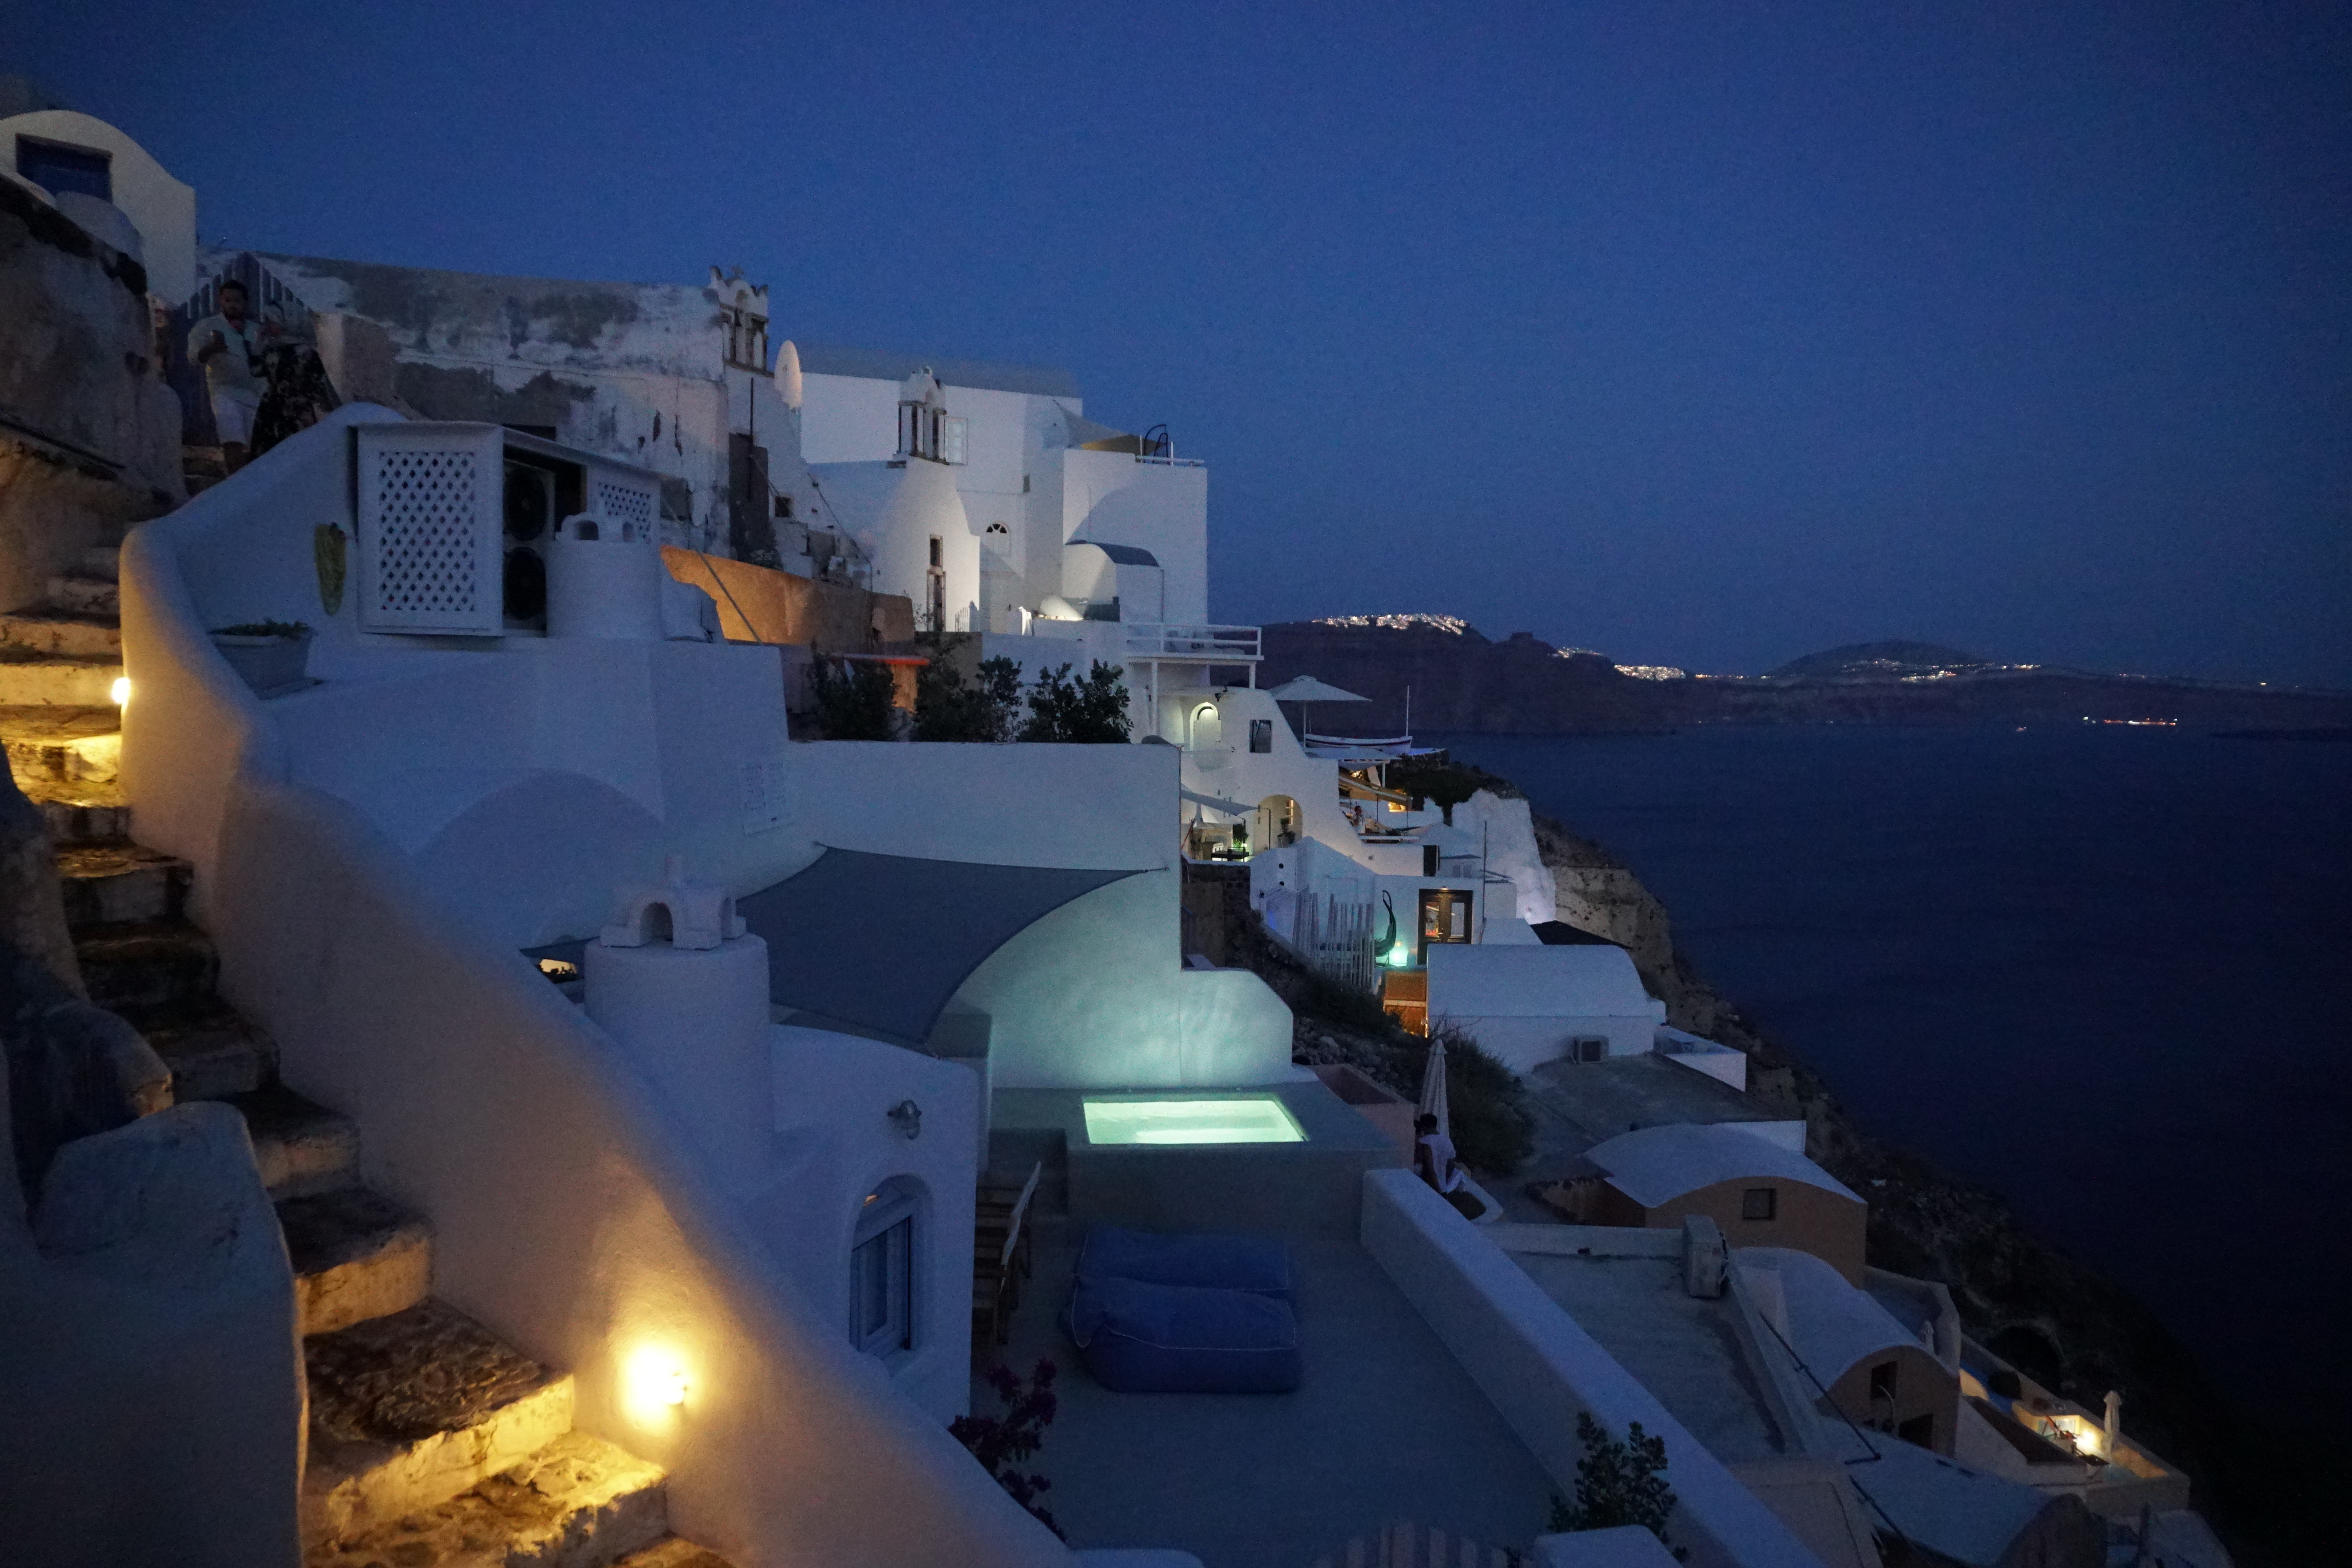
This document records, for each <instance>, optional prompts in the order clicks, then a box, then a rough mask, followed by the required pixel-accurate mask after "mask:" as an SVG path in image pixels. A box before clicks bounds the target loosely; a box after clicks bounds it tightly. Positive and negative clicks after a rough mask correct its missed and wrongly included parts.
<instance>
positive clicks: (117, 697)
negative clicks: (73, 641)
mask: <svg viewBox="0 0 2352 1568" xmlns="http://www.w3.org/2000/svg"><path fill="white" fill-rule="evenodd" d="M107 695H108V697H109V698H110V699H111V700H112V702H113V704H114V706H116V707H128V706H130V705H131V677H130V676H129V675H117V676H115V677H114V685H111V686H110V687H108V688H107Z"/></svg>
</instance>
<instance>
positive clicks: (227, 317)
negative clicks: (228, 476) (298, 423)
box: [188, 277, 278, 474]
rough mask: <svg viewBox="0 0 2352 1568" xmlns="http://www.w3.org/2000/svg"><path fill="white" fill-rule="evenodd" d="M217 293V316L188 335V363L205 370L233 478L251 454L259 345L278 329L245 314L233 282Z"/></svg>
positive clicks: (242, 297)
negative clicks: (191, 361)
mask: <svg viewBox="0 0 2352 1568" xmlns="http://www.w3.org/2000/svg"><path fill="white" fill-rule="evenodd" d="M218 292H219V296H220V311H219V313H218V314H216V315H212V316H207V317H205V319H203V320H201V321H199V322H197V323H196V324H195V325H194V327H192V328H190V329H188V358H190V359H191V360H194V361H195V362H196V363H198V364H200V365H202V366H204V368H205V391H206V392H209V393H211V395H212V405H213V425H214V428H215V430H216V431H218V433H219V434H220V444H221V461H222V464H223V465H224V466H225V467H226V468H227V470H228V471H229V472H230V473H232V474H234V473H236V471H237V470H238V469H240V468H242V467H244V466H245V458H246V454H247V452H248V451H249V450H251V448H252V444H253V416H254V414H255V413H257V412H259V410H260V408H261V394H262V392H263V390H264V389H263V386H262V384H261V377H260V376H259V375H258V374H257V366H258V364H259V361H260V359H261V350H262V347H263V345H264V344H265V343H266V342H267V341H268V340H269V339H272V338H274V337H276V336H277V335H278V324H277V323H276V322H274V321H271V322H259V321H256V320H254V319H252V318H251V317H249V316H247V314H246V310H247V298H246V292H245V285H244V284H242V283H239V282H238V281H237V280H236V278H234V277H228V278H223V279H222V280H221V285H220V288H219V290H218Z"/></svg>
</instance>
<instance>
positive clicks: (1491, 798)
mask: <svg viewBox="0 0 2352 1568" xmlns="http://www.w3.org/2000/svg"><path fill="white" fill-rule="evenodd" d="M1451 825H1452V826H1453V828H1454V831H1455V832H1456V833H1459V834H1461V835H1462V840H1461V842H1462V845H1463V848H1464V849H1465V850H1469V851H1473V852H1475V853H1476V854H1477V855H1478V856H1479V859H1480V861H1481V862H1482V863H1483V864H1484V866H1485V869H1486V873H1487V874H1488V879H1489V881H1490V882H1491V881H1492V880H1493V879H1494V878H1496V877H1501V878H1505V879H1507V882H1508V884H1509V885H1508V886H1496V888H1495V890H1494V893H1493V894H1492V895H1491V897H1490V900H1489V904H1488V914H1489V915H1490V916H1492V915H1517V917H1518V918H1519V919H1521V920H1523V921H1525V922H1527V923H1528V925H1543V924H1544V923H1545V922H1546V921H1549V920H1555V919H1558V918H1559V915H1558V910H1557V906H1558V904H1559V889H1558V888H1557V886H1555V884H1554V882H1553V878H1552V873H1551V867H1549V866H1548V865H1546V864H1544V861H1543V854H1542V852H1540V851H1539V850H1538V849H1537V848H1536V828H1535V822H1534V820H1533V818H1532V816H1531V815H1530V813H1529V811H1528V803H1527V801H1526V800H1524V799H1511V800H1506V799H1505V798H1504V797H1502V796H1500V795H1497V794H1496V793H1495V792H1494V791H1493V790H1491V789H1481V790H1479V791H1478V792H1477V793H1475V794H1474V795H1472V796H1471V797H1470V799H1468V800H1465V801H1463V802H1462V803H1461V804H1460V805H1458V806H1456V807H1454V811H1453V817H1452V824H1451ZM1513 900H1516V905H1515V906H1514V905H1513V904H1512V902H1511V901H1513ZM1497 905H1501V906H1502V907H1496V906H1497Z"/></svg>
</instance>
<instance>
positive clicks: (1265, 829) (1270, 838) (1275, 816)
mask: <svg viewBox="0 0 2352 1568" xmlns="http://www.w3.org/2000/svg"><path fill="white" fill-rule="evenodd" d="M1250 837H1251V838H1252V839H1253V840H1254V841H1255V842H1256V845H1257V847H1258V848H1259V849H1261V850H1285V849H1288V848H1289V847H1290V846H1291V845H1293V844H1295V843H1297V841H1298V802H1297V800H1292V799H1291V798H1290V797H1289V796H1287V795H1268V796H1267V797H1266V798H1265V800H1260V801H1259V802H1258V803H1257V810H1255V811H1252V812H1251V813H1250Z"/></svg>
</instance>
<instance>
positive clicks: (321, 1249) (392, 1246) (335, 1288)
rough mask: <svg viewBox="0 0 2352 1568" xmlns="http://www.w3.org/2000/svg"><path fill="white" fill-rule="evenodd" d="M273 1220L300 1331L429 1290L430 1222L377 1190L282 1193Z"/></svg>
mask: <svg viewBox="0 0 2352 1568" xmlns="http://www.w3.org/2000/svg"><path fill="white" fill-rule="evenodd" d="M278 1226H279V1228H282V1229H283V1230H284V1231H285V1232H286V1255H287V1257H288V1258H289V1260H292V1262H293V1264H294V1296H295V1305H296V1309H297V1312H298V1314H299V1321H300V1324H301V1329H302V1333H304V1334H306V1335H308V1334H314V1333H334V1332H335V1331H336V1330H337V1329H345V1328H349V1327H351V1326H352V1324H353V1323H358V1322H366V1321H367V1320H368V1319H370V1318H380V1317H384V1316H386V1315H388V1314H390V1313H393V1312H402V1311H404V1310H406V1309H407V1308H410V1307H413V1306H415V1304H416V1303H417V1302H419V1301H423V1300H424V1299H425V1297H426V1295H428V1294H430V1293H431V1291H432V1285H433V1232H432V1229H431V1228H430V1227H428V1226H427V1225H426V1224H425V1219H424V1217H423V1216H421V1215H418V1214H415V1213H412V1212H411V1211H409V1210H408V1209H405V1208H403V1207H401V1206H400V1205H398V1204H396V1203H394V1202H393V1201H392V1200H391V1199H390V1198H388V1197H383V1196H382V1195H381V1194H378V1193H373V1192H370V1191H368V1190H367V1188H365V1187H359V1186H353V1187H345V1188H343V1189H342V1190H341V1191H340V1192H322V1193H318V1194H315V1195H313V1196H312V1197H289V1198H285V1199H283V1200H281V1201H280V1202H279V1203H278Z"/></svg>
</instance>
